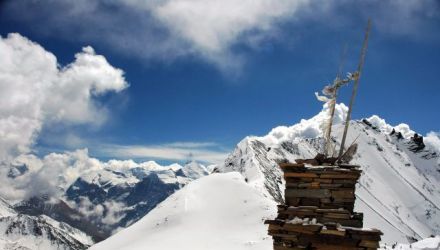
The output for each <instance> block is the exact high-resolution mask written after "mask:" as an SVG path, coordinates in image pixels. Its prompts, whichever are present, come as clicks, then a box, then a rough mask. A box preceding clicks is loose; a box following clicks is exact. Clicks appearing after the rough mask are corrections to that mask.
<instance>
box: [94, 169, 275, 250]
mask: <svg viewBox="0 0 440 250" xmlns="http://www.w3.org/2000/svg"><path fill="white" fill-rule="evenodd" d="M275 214H276V203H275V202H274V201H273V200H271V199H268V198H265V197H264V196H262V195H261V194H260V192H258V191H257V190H255V189H253V188H252V187H251V186H249V185H247V184H246V182H245V181H244V178H243V177H242V176H241V175H240V174H238V173H228V174H212V175H209V176H206V177H203V178H201V179H199V180H195V181H193V182H191V183H189V184H188V185H187V186H185V187H184V188H182V189H181V190H179V191H177V192H176V193H174V194H173V195H171V196H170V197H168V199H166V200H165V201H164V202H162V203H161V204H160V205H159V206H158V207H157V208H156V209H154V210H153V211H151V212H150V213H148V214H147V215H146V216H145V217H144V218H142V219H141V220H139V221H138V222H137V223H135V224H133V225H132V226H130V227H128V228H127V229H125V230H122V231H120V232H119V233H117V234H115V235H114V236H112V237H110V238H109V239H107V240H105V241H103V242H100V243H98V244H96V245H94V246H92V247H91V248H90V249H91V250H101V249H102V250H104V249H105V250H111V249H115V250H116V249H118V250H137V249H139V250H141V249H146V248H148V249H161V250H172V249H185V250H186V249H188V250H189V249H191V250H206V249H212V250H217V249H218V250H224V249H234V250H239V249H240V250H241V249H242V250H245V249H255V250H259V249H261V250H263V249H270V248H271V246H272V239H271V238H270V237H268V236H267V233H266V229H267V228H266V225H264V224H263V220H264V219H265V218H271V217H273V216H275Z"/></svg>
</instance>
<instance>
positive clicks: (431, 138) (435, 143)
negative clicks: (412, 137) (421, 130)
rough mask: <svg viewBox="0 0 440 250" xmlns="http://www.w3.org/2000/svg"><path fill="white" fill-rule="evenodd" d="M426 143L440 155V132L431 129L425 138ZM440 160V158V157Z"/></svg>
mask: <svg viewBox="0 0 440 250" xmlns="http://www.w3.org/2000/svg"><path fill="white" fill-rule="evenodd" d="M424 142H425V144H426V145H427V146H428V147H430V148H431V149H433V150H435V151H436V152H437V153H438V154H439V155H440V133H439V132H434V131H431V132H429V133H428V134H427V135H426V136H425V139H424ZM439 162H440V159H439Z"/></svg>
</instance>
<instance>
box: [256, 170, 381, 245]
mask: <svg viewBox="0 0 440 250" xmlns="http://www.w3.org/2000/svg"><path fill="white" fill-rule="evenodd" d="M279 166H280V167H281V169H282V170H283V171H284V179H285V181H286V189H285V203H284V204H281V205H278V216H277V217H276V219H274V220H266V221H265V223H266V224H268V225H269V235H271V236H272V237H273V240H274V250H287V249H326V250H362V249H364V250H370V249H377V248H378V247H379V241H380V236H381V235H382V232H381V231H379V230H377V229H364V228H362V227H363V214H362V213H356V212H354V211H353V208H354V202H355V199H356V197H355V186H356V183H357V181H358V179H359V177H360V175H361V172H362V171H361V170H360V169H359V166H356V165H348V164H346V165H338V166H313V165H309V164H304V163H280V164H279Z"/></svg>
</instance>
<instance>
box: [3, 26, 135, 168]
mask: <svg viewBox="0 0 440 250" xmlns="http://www.w3.org/2000/svg"><path fill="white" fill-rule="evenodd" d="M0 54H1V55H2V56H1V57H0V65H1V67H0V89H1V90H2V91H1V92H0V137H1V138H2V140H1V141H0V162H1V161H10V160H12V159H13V158H14V157H16V156H17V155H19V154H22V153H28V152H29V151H30V148H31V146H32V144H33V143H34V142H35V139H36V138H37V136H38V134H39V132H40V131H41V129H42V128H43V126H45V125H46V124H55V123H63V124H94V125H99V124H101V123H102V122H103V121H104V120H105V119H106V117H107V115H106V114H107V111H106V109H105V108H104V107H100V106H99V105H97V103H96V101H95V100H94V98H95V97H97V96H100V95H103V94H105V93H107V92H111V91H113V92H119V91H121V90H123V89H124V88H126V87H127V86H128V84H127V82H126V81H125V79H124V75H123V74H124V73H123V71H122V70H120V69H117V68H114V67H113V66H111V65H110V64H109V63H108V62H107V60H106V59H105V57H103V56H101V55H97V54H96V53H95V51H94V50H93V48H92V47H89V46H88V47H84V48H83V50H82V51H81V52H79V53H77V54H76V55H75V60H74V61H73V62H72V63H70V64H68V65H66V66H60V65H59V63H58V62H57V59H56V57H55V55H54V54H52V53H50V52H48V51H46V50H45V49H44V48H43V47H41V46H40V45H38V44H37V43H34V42H32V41H30V40H29V39H27V38H26V37H23V36H21V35H20V34H17V33H12V34H9V35H8V36H7V37H0Z"/></svg>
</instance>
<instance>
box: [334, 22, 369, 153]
mask: <svg viewBox="0 0 440 250" xmlns="http://www.w3.org/2000/svg"><path fill="white" fill-rule="evenodd" d="M370 30H371V19H368V24H367V30H366V31H365V38H364V44H363V46H362V50H361V57H360V59H359V65H358V68H357V72H356V73H357V76H356V78H355V81H354V86H353V92H352V94H351V99H350V105H349V107H348V113H347V118H346V120H345V127H344V134H343V135H342V141H341V148H340V149H339V156H338V159H340V158H341V156H342V155H343V154H344V146H345V140H346V139H347V132H348V126H349V124H350V120H351V112H352V110H353V104H354V99H355V97H356V94H357V89H358V85H359V79H360V78H361V71H362V67H363V66H364V62H365V54H366V53H367V46H368V36H369V35H370Z"/></svg>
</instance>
